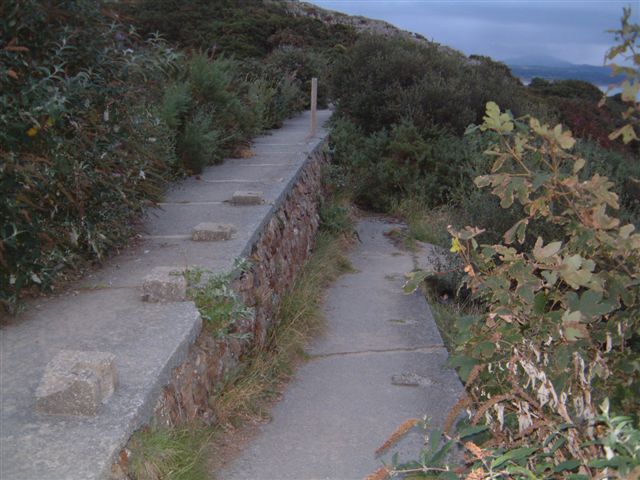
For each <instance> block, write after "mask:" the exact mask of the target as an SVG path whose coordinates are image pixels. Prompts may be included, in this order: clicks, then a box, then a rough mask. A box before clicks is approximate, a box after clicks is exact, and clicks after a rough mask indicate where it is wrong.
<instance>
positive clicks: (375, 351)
mask: <svg viewBox="0 0 640 480" xmlns="http://www.w3.org/2000/svg"><path fill="white" fill-rule="evenodd" d="M438 350H445V351H446V350H447V349H446V347H445V346H444V344H440V343H439V344H435V345H424V346H421V347H406V348H381V349H372V350H356V351H353V352H334V353H318V354H308V355H307V358H308V359H309V360H319V359H322V358H331V357H347V356H358V355H360V356H362V355H377V354H390V353H412V352H416V353H432V352H437V351H438Z"/></svg>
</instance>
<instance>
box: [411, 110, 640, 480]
mask: <svg viewBox="0 0 640 480" xmlns="http://www.w3.org/2000/svg"><path fill="white" fill-rule="evenodd" d="M480 128H481V129H482V130H487V131H491V132H493V138H496V137H495V135H497V138H496V140H495V142H496V143H495V144H494V146H493V147H492V148H490V149H489V150H488V153H489V154H490V155H491V156H492V157H493V159H494V165H493V167H492V169H491V173H490V174H488V175H483V176H479V177H478V178H477V179H476V184H477V185H478V186H479V187H480V188H484V187H491V189H492V193H493V194H494V195H496V196H497V197H498V198H499V200H500V205H501V207H502V208H505V209H512V208H513V206H514V205H516V204H518V205H519V209H518V211H519V212H521V213H520V218H519V219H518V220H517V221H516V222H515V223H514V225H513V227H512V228H510V229H509V230H508V231H507V232H506V233H505V235H504V240H503V241H501V242H499V243H496V244H484V245H479V244H478V240H479V239H481V238H482V234H483V231H482V230H481V229H478V228H475V227H466V228H464V229H450V232H451V234H452V236H453V241H452V248H451V250H452V251H453V252H457V253H458V254H459V255H460V257H461V259H462V260H463V262H464V265H465V268H464V271H465V273H466V277H465V283H466V285H467V286H468V287H469V288H470V290H471V291H472V292H473V294H474V296H475V297H476V298H477V299H479V300H480V301H481V302H482V304H483V305H484V307H485V308H486V311H485V312H482V313H480V314H477V315H474V316H466V317H462V318H460V320H459V321H458V322H457V329H456V330H457V333H458V335H457V337H456V338H455V344H456V347H455V352H454V354H453V357H452V360H451V364H452V365H453V366H456V367H457V368H458V371H459V374H460V376H461V378H462V379H463V380H464V381H465V382H466V395H467V396H466V397H465V400H464V403H463V402H462V401H461V402H460V404H459V405H458V407H459V408H460V407H462V406H465V407H467V408H469V409H470V410H471V412H472V413H471V415H470V419H469V420H468V421H466V422H463V425H462V427H461V428H462V430H460V431H459V433H458V434H457V436H455V437H454V438H453V439H452V440H451V441H449V442H444V445H436V446H435V447H434V448H435V449H436V450H438V449H440V448H445V449H446V448H450V447H451V446H452V444H453V443H454V442H456V441H460V443H463V444H464V446H465V448H466V449H467V450H468V451H469V452H470V453H471V454H472V457H471V458H470V459H469V461H468V462H466V468H465V474H471V472H476V471H477V472H478V475H479V474H480V473H482V474H483V475H488V474H494V475H496V474H498V475H501V476H502V475H513V476H517V477H522V478H525V477H527V478H531V476H532V475H537V476H545V477H547V476H552V475H554V474H558V473H569V472H578V471H580V472H581V473H582V474H583V475H585V476H587V477H588V476H597V475H602V474H604V472H605V471H608V472H616V473H617V474H618V475H619V476H622V477H624V475H633V473H632V471H635V472H637V469H638V467H640V432H639V428H640V426H639V425H638V420H639V418H638V416H637V415H638V411H640V404H639V398H638V396H637V392H638V389H639V388H640V365H638V362H637V359H638V356H639V355H640V344H639V342H638V341H637V338H638V332H639V331H640V330H639V329H640V323H639V322H640V303H639V299H640V288H639V286H638V282H637V278H638V276H640V234H636V233H634V230H635V228H634V226H633V225H632V224H623V223H621V222H620V220H619V219H618V218H616V217H615V216H613V215H612V214H611V211H612V210H614V211H615V210H617V209H618V208H619V203H618V196H617V195H616V194H615V193H614V192H613V191H612V186H613V184H612V183H611V182H609V181H608V180H607V179H606V178H604V177H601V176H600V175H599V174H597V173H596V174H594V175H593V176H590V177H587V176H586V174H580V172H581V171H582V170H583V168H584V167H585V165H586V161H585V159H584V158H582V157H580V156H577V155H576V154H574V153H571V149H572V148H573V147H574V145H575V140H574V139H573V138H572V136H571V134H570V132H568V131H566V130H563V129H562V127H560V126H558V127H556V128H550V127H548V126H547V125H541V124H540V123H539V122H538V120H536V119H535V118H530V119H529V122H528V123H527V124H524V123H520V122H516V121H514V120H513V117H512V116H511V115H509V114H507V113H502V112H500V111H499V109H498V107H497V106H496V105H495V104H492V103H489V104H488V105H487V115H486V116H485V121H484V123H483V124H482V125H481V127H480ZM585 177H587V178H585ZM533 220H536V221H538V222H544V223H548V224H552V225H554V227H555V229H557V230H558V231H560V232H561V233H562V234H561V236H559V237H553V236H546V237H544V238H543V237H542V236H538V237H537V239H536V240H535V243H534V244H533V245H531V244H530V243H529V244H528V243H527V242H526V238H527V237H528V236H530V235H531V234H532V232H531V231H530V230H529V225H530V224H531V223H532V221H533ZM428 275H429V274H428V273H426V272H425V273H422V274H416V275H415V278H413V279H412V281H411V283H410V285H409V288H410V289H412V288H414V287H415V286H416V285H417V281H419V280H420V279H421V278H425V277H427V276H428ZM457 411H458V410H455V409H454V411H453V412H452V414H451V415H450V416H449V418H450V419H451V420H453V419H454V418H455V415H457ZM614 412H615V413H614ZM542 419H543V421H540V420H542ZM450 426H451V424H450V423H448V424H447V426H446V427H445V428H447V429H448V428H450ZM467 427H468V428H467ZM614 431H617V432H618V433H617V434H613V432H614ZM623 431H624V433H622V432H623ZM481 432H484V433H485V434H489V437H488V438H486V437H485V440H487V439H491V442H490V443H488V444H487V445H486V446H485V445H484V444H483V439H482V437H479V436H476V437H475V438H474V441H475V442H477V443H478V444H476V443H472V444H470V443H468V439H469V438H471V437H473V436H474V435H478V434H479V433H481ZM465 439H467V440H465ZM465 442H467V443H465ZM551 445H553V448H551V449H550V450H549V448H545V447H547V446H551ZM423 458H424V457H423ZM434 458H435V457H434ZM487 459H489V460H487ZM436 467H442V464H441V463H438V462H436V461H435V460H433V461H431V460H426V461H425V463H423V464H422V465H420V464H410V465H404V466H402V467H400V468H399V469H398V471H403V470H404V471H406V470H411V469H415V471H416V472H422V473H425V472H428V471H429V469H430V468H436Z"/></svg>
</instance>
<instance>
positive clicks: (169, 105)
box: [159, 82, 193, 131]
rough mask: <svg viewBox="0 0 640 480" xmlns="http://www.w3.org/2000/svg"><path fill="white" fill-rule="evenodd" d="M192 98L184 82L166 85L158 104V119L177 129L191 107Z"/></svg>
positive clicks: (182, 123)
mask: <svg viewBox="0 0 640 480" xmlns="http://www.w3.org/2000/svg"><path fill="white" fill-rule="evenodd" d="M192 102H193V99H192V98H191V92H190V91H189V85H188V84H187V83H185V82H178V83H174V84H173V85H170V86H169V87H167V88H166V89H165V91H164V95H163V97H162V103H161V106H160V113H159V115H160V119H161V120H162V121H163V122H164V123H165V125H166V126H167V127H169V128H170V129H172V130H176V131H177V130H178V129H179V128H181V127H182V126H183V125H184V120H185V116H186V115H187V113H188V112H189V110H190V109H191V105H192Z"/></svg>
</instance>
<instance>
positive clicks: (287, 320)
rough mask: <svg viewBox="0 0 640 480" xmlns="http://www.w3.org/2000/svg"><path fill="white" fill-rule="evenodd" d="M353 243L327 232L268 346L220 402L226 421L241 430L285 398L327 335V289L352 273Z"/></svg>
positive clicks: (277, 321)
mask: <svg viewBox="0 0 640 480" xmlns="http://www.w3.org/2000/svg"><path fill="white" fill-rule="evenodd" d="M348 244H349V241H348V240H347V239H345V237H344V236H342V235H337V234H335V233H329V232H327V231H323V232H321V233H320V234H319V235H318V238H317V243H316V248H315V250H314V252H313V254H312V255H311V257H310V258H309V260H308V262H307V264H306V265H305V267H304V269H303V271H302V273H301V274H300V276H299V277H298V279H297V281H296V283H295V285H294V287H293V288H292V289H291V291H289V292H288V293H287V294H286V295H284V296H283V298H282V300H281V302H280V304H279V307H278V311H277V315H276V319H275V322H274V327H273V328H272V329H271V331H270V332H269V336H268V340H267V344H266V347H265V348H263V349H260V350H258V351H254V352H253V353H252V355H251V356H250V360H249V361H248V362H246V364H245V365H244V367H243V368H241V370H240V371H239V372H238V373H237V374H236V376H235V379H234V380H232V381H231V382H229V384H228V385H227V387H226V388H225V389H224V391H223V392H222V394H221V395H220V397H219V398H217V399H216V400H215V402H214V403H215V405H216V414H217V415H218V418H219V419H220V420H221V421H222V422H230V423H231V424H233V425H238V424H240V423H242V422H243V421H247V420H253V419H255V418H264V416H265V412H266V408H265V407H266V406H268V405H269V403H270V401H272V400H273V399H274V398H276V397H277V396H278V395H279V392H280V388H281V385H282V383H283V382H284V381H286V380H287V379H288V378H289V377H290V375H291V373H292V372H293V369H294V367H295V365H296V364H298V363H299V362H300V361H302V360H303V359H304V347H305V345H306V344H307V343H308V341H309V340H310V339H311V338H312V337H313V336H315V335H317V334H318V333H319V332H320V331H322V329H323V327H324V324H325V320H324V316H323V315H322V312H321V308H320V306H321V301H322V298H323V294H324V291H325V289H326V287H327V286H328V285H329V284H330V283H331V282H332V281H334V280H335V279H336V278H337V277H338V276H339V275H341V274H343V273H345V272H349V271H351V270H352V268H351V265H350V263H349V261H348V259H347V258H346V257H345V256H344V253H343V252H344V251H345V250H346V249H347V247H348Z"/></svg>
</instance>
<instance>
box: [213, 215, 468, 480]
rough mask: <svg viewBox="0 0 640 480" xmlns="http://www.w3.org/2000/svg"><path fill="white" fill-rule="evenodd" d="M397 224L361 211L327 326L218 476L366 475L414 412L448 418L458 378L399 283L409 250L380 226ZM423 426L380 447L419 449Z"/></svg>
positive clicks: (426, 313)
mask: <svg viewBox="0 0 640 480" xmlns="http://www.w3.org/2000/svg"><path fill="white" fill-rule="evenodd" d="M392 226H393V225H390V224H387V223H384V222H382V221H378V220H371V219H367V220H363V221H361V222H360V224H359V226H358V231H359V235H360V238H361V239H362V244H360V245H359V246H358V247H357V248H356V250H355V251H354V252H353V253H352V255H351V256H350V259H351V262H352V264H353V266H354V267H355V268H356V269H357V272H356V273H353V274H347V275H345V276H343V277H341V278H340V279H338V281H337V282H336V284H335V285H334V286H333V287H332V288H331V289H330V290H329V292H328V295H327V298H326V301H325V304H324V312H325V314H326V316H327V318H328V323H329V328H328V332H327V334H326V335H325V336H324V337H323V338H321V339H319V340H318V341H317V342H315V343H314V344H313V345H311V346H310V347H309V349H308V353H309V355H310V356H311V359H310V361H309V362H308V363H306V364H305V365H304V366H302V367H301V368H300V369H299V370H298V372H297V375H296V379H295V380H294V381H293V382H292V383H291V385H289V387H288V388H287V390H286V391H285V394H284V398H283V400H282V401H281V402H280V403H278V404H277V405H276V406H275V407H274V409H273V419H272V421H271V422H270V423H269V424H267V425H265V426H264V427H262V429H261V432H260V433H259V434H258V436H257V437H256V438H255V439H254V440H253V441H252V442H250V443H249V445H248V446H247V447H246V449H245V450H244V451H243V452H242V454H241V455H240V457H239V458H237V459H236V460H235V461H234V462H233V463H232V464H231V465H230V466H228V467H227V469H226V470H225V471H223V472H220V473H217V474H216V478H218V479H220V480H285V479H291V480H311V479H331V480H351V479H358V480H362V479H363V478H364V477H366V476H367V475H368V474H370V473H372V472H373V471H374V470H376V469H377V468H379V467H380V465H381V463H380V460H378V459H375V458H374V452H375V450H376V449H377V448H378V447H380V446H381V445H382V444H383V443H384V441H385V440H386V439H387V438H388V437H389V435H390V434H391V433H392V432H393V431H394V430H395V429H396V428H397V427H398V426H399V425H400V424H401V423H402V422H404V421H405V420H407V419H409V418H415V417H418V418H421V417H423V416H425V415H426V416H428V417H431V418H432V420H433V424H434V425H436V426H442V424H443V423H444V418H445V417H446V414H447V412H448V411H449V408H450V407H451V406H452V405H453V403H454V402H455V401H456V400H457V398H458V395H459V393H460V391H461V389H462V386H461V384H460V382H459V380H458V378H457V377H456V375H455V372H454V371H453V370H451V369H447V368H444V367H443V364H444V362H445V361H446V359H447V351H446V350H445V348H444V346H443V344H442V339H441V337H440V334H439V332H438V329H437V327H436V325H435V322H434V320H433V317H432V316H431V312H430V310H429V307H428V305H427V303H426V301H425V299H424V297H423V296H422V295H420V294H417V293H416V294H414V295H404V294H403V293H402V288H401V286H402V283H403V275H404V273H406V272H409V271H411V270H412V269H413V268H414V259H413V257H412V255H411V254H410V253H407V252H406V251H401V250H399V249H398V248H396V247H395V246H394V245H392V243H391V242H390V241H389V240H388V239H387V237H385V236H384V232H385V231H387V230H388V229H389V228H391V227H392ZM422 440H423V439H422V436H421V434H420V433H418V432H415V433H412V434H409V435H408V436H407V437H406V438H405V439H404V440H403V441H402V442H400V443H399V444H398V446H397V447H396V448H393V449H392V450H391V451H390V452H388V453H387V454H385V455H384V458H385V459H386V460H389V459H390V457H391V455H392V454H393V453H395V452H398V453H399V455H400V458H405V459H409V458H414V459H415V458H417V457H416V454H417V453H418V452H419V450H420V447H421V445H422Z"/></svg>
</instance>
